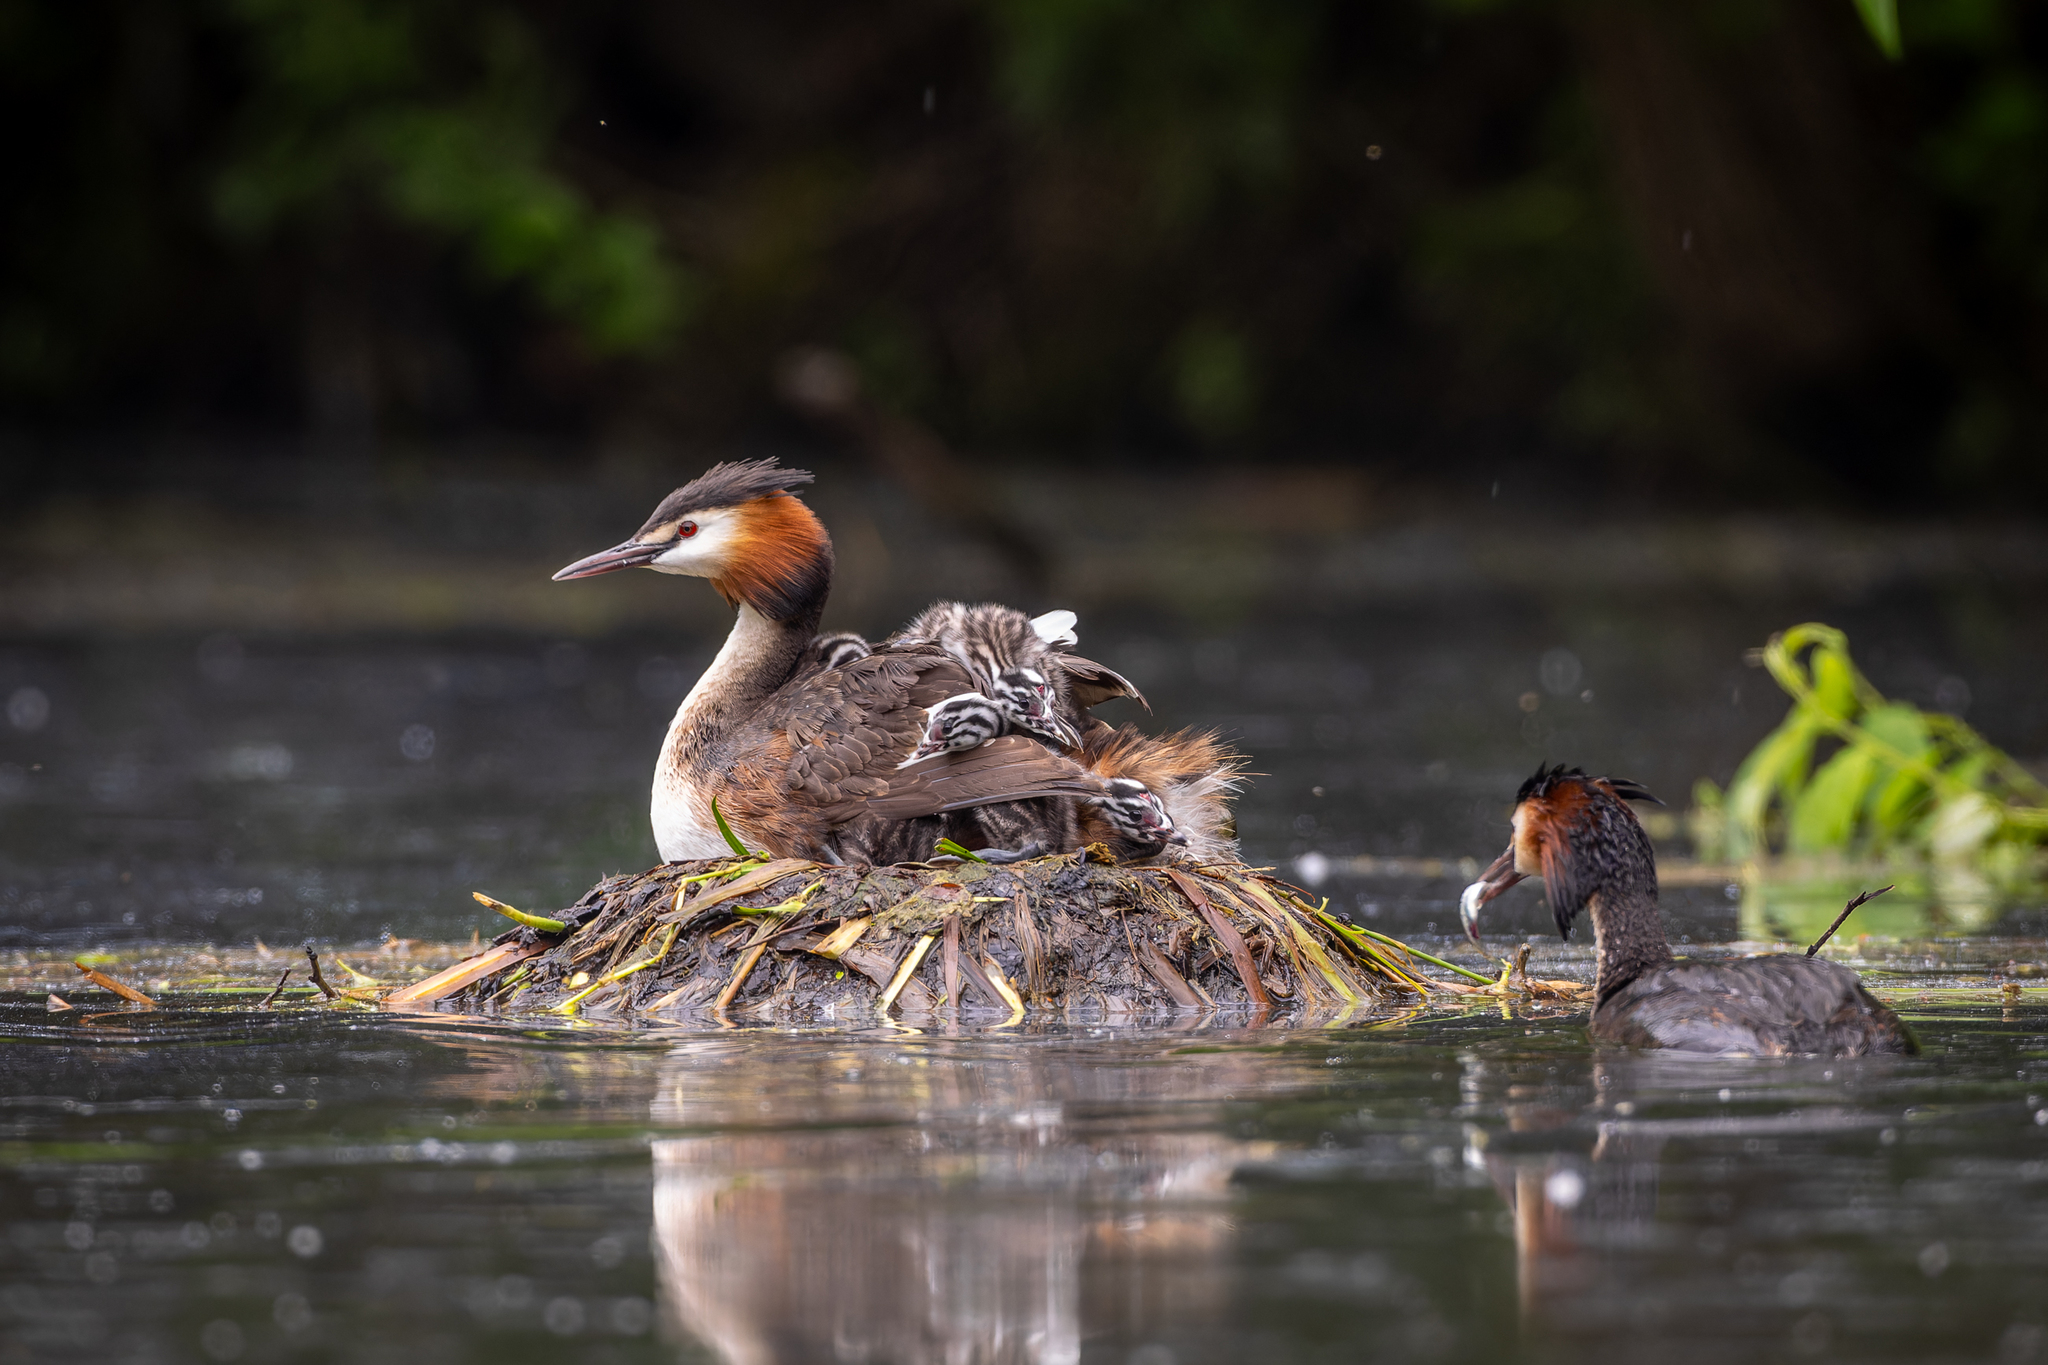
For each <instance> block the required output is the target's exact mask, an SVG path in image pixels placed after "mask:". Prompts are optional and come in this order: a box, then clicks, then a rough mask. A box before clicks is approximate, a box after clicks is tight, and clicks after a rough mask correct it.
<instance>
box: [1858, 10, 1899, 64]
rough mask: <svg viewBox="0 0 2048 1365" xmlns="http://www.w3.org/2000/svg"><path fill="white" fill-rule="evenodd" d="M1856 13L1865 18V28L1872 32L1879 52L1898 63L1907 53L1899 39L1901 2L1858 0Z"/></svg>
mask: <svg viewBox="0 0 2048 1365" xmlns="http://www.w3.org/2000/svg"><path fill="white" fill-rule="evenodd" d="M1856 12H1857V13H1858V14H1860V15H1862V16H1863V27H1864V28H1866V29H1868V30H1870V41H1872V42H1874V43H1876V44H1877V50H1878V51H1879V52H1882V53H1883V54H1884V55H1885V56H1886V57H1887V58H1889V59H1890V60H1892V61H1898V60H1899V58H1900V57H1901V56H1903V55H1904V53H1905V44H1904V43H1903V42H1902V41H1900V38H1899V0H1856Z"/></svg>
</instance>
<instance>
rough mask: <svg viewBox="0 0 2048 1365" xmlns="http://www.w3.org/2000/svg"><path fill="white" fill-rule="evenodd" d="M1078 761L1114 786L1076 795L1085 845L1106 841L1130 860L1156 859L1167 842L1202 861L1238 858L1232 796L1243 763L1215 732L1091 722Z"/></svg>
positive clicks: (1241, 782) (1241, 781)
mask: <svg viewBox="0 0 2048 1365" xmlns="http://www.w3.org/2000/svg"><path fill="white" fill-rule="evenodd" d="M1077 757H1078V758H1079V759H1080V762H1081V765H1082V766H1083V767H1085V768H1086V769H1087V770H1088V771H1089V772H1090V773H1092V774H1093V775H1094V776H1096V777H1097V778H1100V779H1101V780H1102V781H1103V782H1104V783H1106V784H1107V785H1108V787H1109V788H1110V789H1111V790H1110V791H1107V792H1105V793H1104V794H1103V795H1102V796H1093V797H1077V798H1075V800H1074V807H1075V811H1076V815H1077V818H1078V820H1079V824H1080V837H1081V840H1082V842H1083V843H1103V844H1107V845H1108V846H1109V847H1110V849H1111V851H1113V852H1114V853H1115V854H1116V855H1117V856H1118V857H1119V858H1122V859H1126V860H1129V859H1140V858H1149V857H1156V856H1157V855H1159V854H1160V853H1163V852H1165V851H1166V850H1167V848H1168V846H1169V845H1171V846H1177V847H1180V848H1183V849H1185V851H1186V852H1185V856H1186V857H1188V858H1191V859H1192V860H1193V861H1195V862H1197V863H1218V862H1227V861H1230V860H1232V859H1235V858H1236V857H1237V820H1236V817H1235V816H1233V815H1232V813H1231V810H1230V799H1231V798H1232V797H1233V796H1235V795H1236V794H1237V791H1238V789H1239V788H1240V787H1241V786H1243V785H1244V777H1243V772H1242V770H1243V767H1244V759H1243V757H1242V756H1241V755H1239V754H1237V753H1236V752H1235V751H1233V750H1232V749H1231V748H1230V747H1229V746H1228V745H1226V744H1225V743H1224V742H1223V741H1222V740H1221V739H1220V738H1218V737H1217V736H1216V735H1215V734H1213V733H1211V732H1209V731H1206V730H1182V731H1180V732H1179V733H1177V734H1171V735H1148V734H1145V733H1144V732H1143V731H1141V730H1139V729H1138V728H1137V727H1136V726H1135V725H1110V724H1107V723H1106V722H1104V721H1099V720H1094V719H1090V721H1089V722H1088V724H1087V726H1086V727H1085V728H1084V729H1083V730H1082V732H1081V750H1080V753H1079V754H1078V755H1077ZM1123 783H1129V784H1131V785H1132V787H1135V788H1137V789H1138V790H1137V791H1133V790H1131V788H1130V787H1125V786H1122V785H1120V784H1123ZM1140 792H1142V793H1143V794H1144V796H1140V795H1139V793H1140ZM1119 797H1121V799H1118V798H1119ZM1144 797H1150V798H1151V802H1147V801H1145V800H1144ZM1152 802H1156V808H1155V807H1154V806H1153V805H1152V804H1151V803H1152Z"/></svg>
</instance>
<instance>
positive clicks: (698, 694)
mask: <svg viewBox="0 0 2048 1365" xmlns="http://www.w3.org/2000/svg"><path fill="white" fill-rule="evenodd" d="M809 482H811V475H810V474H808V473H806V472H804V471H802V470H795V469H782V468H779V467H777V465H776V463H775V461H773V460H749V461H744V462H741V463H737V464H721V465H718V466H717V467H716V468H714V469H712V470H711V471H710V472H708V473H706V474H705V475H704V476H703V477H701V478H699V479H697V480H696V481H694V482H692V483H689V484H686V485H685V486H683V487H682V488H679V489H677V490H676V491H675V492H674V493H671V494H670V495H669V496H668V497H666V498H664V499H663V500H662V502H661V505H660V506H658V507H657V508H655V510H654V515H652V516H651V517H649V518H648V519H647V522H646V524H645V525H643V526H642V527H641V528H640V530H639V531H637V532H636V533H635V534H634V535H633V538H632V539H631V540H628V541H626V542H625V543H624V544H622V545H618V546H615V547H614V548H612V549H610V550H605V551H602V552H600V553H598V554H594V555H590V556H588V557H587V558H584V559H580V560H578V561H576V562H575V563H574V564H571V565H569V566H568V567H567V568H565V569H563V570H562V571H561V572H559V573H557V574H556V575H555V577H556V578H557V579H558V580H565V579H575V578H589V577H592V576H593V575H596V574H603V573H611V572H614V571H616V570H619V569H627V568H634V567H644V568H650V569H654V570H657V571H659V572H662V573H672V574H686V575H690V576H692V577H697V578H708V579H710V580H711V585H712V587H714V588H716V589H717V590H718V592H719V594H720V595H721V596H722V597H724V598H725V600H726V601H727V602H728V603H730V604H731V605H732V606H733V608H734V609H735V611H736V613H737V618H738V619H737V620H736V622H735V624H734V626H733V630H732V634H731V635H730V636H729V637H727V639H726V642H725V647H724V648H723V649H721V650H720V651H719V652H718V657H717V658H715V659H714V660H713V661H712V663H711V666H710V667H709V668H707V669H706V670H705V671H704V676H703V677H702V678H700V679H698V681H697V685H696V686H695V687H694V688H692V689H691V690H690V694H689V696H687V697H685V698H684V699H683V704H682V705H681V707H679V708H678V709H677V711H676V714H675V719H674V720H673V721H672V722H670V724H669V729H668V735H667V738H666V739H665V740H664V741H663V743H662V749H661V757H660V760H659V762H658V763H657V765H656V768H655V775H654V790H653V800H652V805H651V814H652V819H653V824H654V838H655V844H656V846H657V847H659V848H660V850H661V856H662V857H663V858H664V859H667V860H669V861H675V860H678V859H688V858H717V857H723V856H725V855H726V854H727V853H728V852H729V850H728V848H727V846H726V843H725V840H724V838H723V837H722V836H721V835H720V834H719V832H718V829H717V825H716V823H715V821H714V820H713V818H712V813H711V803H712V801H713V799H716V800H717V802H718V805H719V810H720V812H721V813H723V814H724V815H725V817H726V819H727V820H728V821H729V822H730V824H731V825H732V827H733V829H734V830H735V832H737V833H738V834H739V835H740V837H741V838H742V839H744V840H745V841H746V842H747V843H748V845H749V846H750V847H755V848H765V849H767V850H768V851H769V852H771V853H774V854H777V855H778V856H787V857H805V858H814V859H818V860H820V861H825V862H836V861H853V860H864V861H876V860H877V859H878V858H882V857H887V858H888V859H889V860H892V861H893V860H900V859H903V858H916V857H920V856H923V855H924V854H928V853H929V852H930V851H931V845H932V843H933V842H935V841H936V840H937V839H938V838H939V837H941V835H942V833H943V824H944V817H945V816H947V815H948V814H949V813H952V812H957V811H963V810H970V809H973V808H975V807H977V806H982V805H986V804H989V803H994V802H1010V801H1019V800H1025V799H1031V798H1038V797H1047V796H1068V797H1078V796H1100V795H1103V794H1104V787H1103V784H1102V783H1101V781H1100V780H1098V779H1096V778H1094V777H1092V776H1090V775H1089V774H1088V773H1086V772H1085V771H1083V770H1082V769H1081V768H1080V767H1079V766H1078V765H1077V764H1075V763H1074V762H1072V761H1071V760H1068V759H1065V758H1063V757H1061V756H1059V755H1057V754H1055V753H1053V752H1052V751H1050V750H1048V749H1047V748H1046V747H1045V746H1044V745H1042V744H1039V743H1037V742H1036V741H1034V740H1029V739H1026V738H1024V737H1022V736H1008V737H1003V738H998V739H996V740H993V741H991V742H989V743H987V744H983V745H981V746H979V747H978V748H975V749H973V750H970V751H967V752H963V753H949V754H943V755H940V756H938V757H935V758H930V759H926V760H924V761H923V762H920V763H916V764H913V765H911V766H910V767H908V768H899V767H898V766H897V765H898V764H899V763H900V762H901V760H902V759H904V758H905V757H907V756H908V755H909V753H910V752H911V750H912V749H913V748H914V747H915V746H916V744H917V739H918V736H919V734H920V733H921V732H922V731H923V729H924V721H925V708H926V707H928V706H931V705H933V704H935V703H937V702H939V701H941V700H943V699H944V698H946V697H950V696H957V695H959V694H960V693H962V692H965V691H969V690H971V689H972V688H973V686H974V680H973V678H972V677H971V675H970V674H969V673H968V671H967V669H966V668H964V667H963V666H962V665H961V664H960V663H959V661H958V660H956V659H954V658H952V657H951V656H950V655H948V654H946V653H945V652H944V651H943V650H941V649H939V648H937V647H936V646H931V645H924V646H916V647H911V646H890V647H885V648H882V649H878V650H876V651H874V652H873V653H870V654H868V655H866V656H865V657H861V658H857V659H852V660H849V661H848V662H846V663H843V664H841V665H839V666H838V667H827V668H823V669H818V670H814V669H812V668H811V667H809V666H807V665H808V664H809V663H822V662H824V659H825V657H826V655H827V654H829V653H830V648H829V646H828V647H827V649H826V651H825V652H824V653H822V654H820V655H818V656H816V657H812V656H811V654H810V651H811V649H812V646H813V644H814V636H815V633H816V631H817V628H818V620H819V617H820V616H821V615H822V614H823V612H824V608H825V598H826V595H827V594H828V593H829V592H830V591H831V586H832V541H831V538H830V537H829V536H827V535H826V533H825V528H824V527H823V526H822V525H821V524H819V522H818V519H817V517H816V516H814V515H813V514H812V513H811V510H810V509H809V508H808V507H806V506H805V505H804V504H803V502H802V501H801V500H800V499H798V498H797V497H795V496H794V495H792V494H791V492H790V490H791V489H792V488H798V487H801V486H803V485H804V484H807V483H809Z"/></svg>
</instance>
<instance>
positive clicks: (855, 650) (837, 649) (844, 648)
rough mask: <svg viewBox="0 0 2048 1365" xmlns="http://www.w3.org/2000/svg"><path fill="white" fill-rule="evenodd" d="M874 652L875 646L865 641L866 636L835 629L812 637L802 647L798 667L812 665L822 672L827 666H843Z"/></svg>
mask: <svg viewBox="0 0 2048 1365" xmlns="http://www.w3.org/2000/svg"><path fill="white" fill-rule="evenodd" d="M874 652H875V647H874V646H873V645H871V644H869V643H868V642H867V639H866V637H864V636H860V635H856V634H854V633H853V632H852V631H850V630H835V631H832V632H831V633H829V634H826V635H819V636H817V637H815V638H813V639H812V641H811V642H810V644H808V645H806V646H805V647H804V657H803V662H802V663H801V664H799V665H798V668H799V669H800V670H801V669H802V668H805V667H814V668H815V669H816V670H817V671H818V672H820V673H822V672H824V671H825V670H826V669H828V668H844V667H845V666H846V665H847V664H850V663H852V662H853V661H854V660H856V659H865V658H867V657H868V655H870V654H872V653H874Z"/></svg>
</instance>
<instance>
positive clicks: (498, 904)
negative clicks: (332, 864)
mask: <svg viewBox="0 0 2048 1365" xmlns="http://www.w3.org/2000/svg"><path fill="white" fill-rule="evenodd" d="M469 894H470V895H472V896H474V897H475V898H476V902H477V904H478V905H487V906H489V907H490V908H491V909H493V910H495V911H497V912H498V913H499V914H501V915H503V916H504V917H505V918H506V919H509V920H511V921H512V922H513V923H514V924H523V925H525V926H526V927H527V928H529V929H534V930H537V931H539V932H540V933H543V934H559V933H561V932H562V931H563V930H564V929H567V928H568V927H569V926H568V925H566V924H564V923H563V922H562V921H560V920H558V919H549V918H548V917H547V916H546V915H529V914H527V913H526V912H525V911H524V910H515V909H513V908H512V907H511V906H509V905H507V904H505V902H503V901H501V900H493V899H491V898H490V897H489V896H486V895H485V894H484V893H483V892H481V891H472V892H470V893H469ZM343 965H347V964H343Z"/></svg>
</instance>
